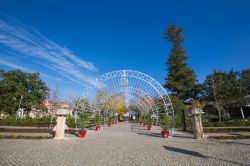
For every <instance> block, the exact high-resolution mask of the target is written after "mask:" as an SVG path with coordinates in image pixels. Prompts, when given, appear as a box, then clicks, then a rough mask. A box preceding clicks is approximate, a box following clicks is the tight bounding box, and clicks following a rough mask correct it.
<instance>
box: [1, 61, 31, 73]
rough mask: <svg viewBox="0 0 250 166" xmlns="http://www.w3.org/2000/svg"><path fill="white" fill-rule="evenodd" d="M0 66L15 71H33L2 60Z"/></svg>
mask: <svg viewBox="0 0 250 166" xmlns="http://www.w3.org/2000/svg"><path fill="white" fill-rule="evenodd" d="M0 64H2V65H5V66H8V67H11V68H14V69H20V70H23V71H31V70H30V69H28V68H25V67H21V66H20V65H17V64H14V63H11V62H7V61H5V60H1V59H0Z"/></svg>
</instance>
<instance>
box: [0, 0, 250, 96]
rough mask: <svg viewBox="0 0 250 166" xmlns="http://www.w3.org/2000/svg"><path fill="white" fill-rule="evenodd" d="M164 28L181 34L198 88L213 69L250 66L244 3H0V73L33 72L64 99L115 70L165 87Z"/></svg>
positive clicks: (248, 8)
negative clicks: (179, 29) (141, 75)
mask: <svg viewBox="0 0 250 166" xmlns="http://www.w3.org/2000/svg"><path fill="white" fill-rule="evenodd" d="M169 24H177V25H179V26H181V27H183V28H184V34H185V42H184V44H185V48H186V50H187V55H189V56H190V57H191V58H190V60H189V61H188V64H189V66H190V67H191V68H192V69H193V70H194V71H195V72H196V74H197V79H198V80H199V81H200V82H202V81H203V80H204V78H205V77H206V75H207V74H209V73H211V72H212V71H213V70H214V69H217V70H223V71H228V70H230V69H231V68H233V69H235V70H242V69H246V68H249V67H250V60H249V59H250V1H248V0H234V1H233V0H221V1H211V0H210V1H198V0H197V1H174V2H173V1H167V0H164V1H159V0H156V1H149V0H133V1H132V0H126V1H125V0H124V1H117V0H107V1H102V0H99V1H96V0H91V1H90V0H85V1H84V0H82V1H80V0H78V1H76V0H72V1H62V0H40V1H36V0H23V1H19V0H16V1H14V0H0V68H2V69H5V70H11V69H13V68H20V69H22V70H25V71H29V72H35V71H38V72H40V73H41V76H42V78H43V80H45V81H46V83H47V84H48V85H49V86H50V87H51V88H52V89H53V88H54V87H55V85H56V84H58V86H59V90H60V92H59V94H60V97H61V98H67V97H68V96H70V95H75V94H77V95H80V94H81V93H82V91H83V90H84V88H85V87H86V86H88V85H92V84H93V82H94V80H95V78H96V77H98V76H99V75H101V74H104V73H106V72H109V71H112V70H119V69H132V70H137V71H141V72H144V73H146V74H148V75H150V76H152V77H154V78H155V79H156V80H157V81H159V82H160V83H161V84H163V83H164V77H165V76H166V70H165V68H166V66H165V62H166V59H167V56H168V55H169V52H170V43H168V42H166V41H165V40H164V39H163V33H164V31H165V30H166V27H167V26H168V25H169Z"/></svg>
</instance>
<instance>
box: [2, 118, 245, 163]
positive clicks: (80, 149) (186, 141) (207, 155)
mask: <svg viewBox="0 0 250 166" xmlns="http://www.w3.org/2000/svg"><path fill="white" fill-rule="evenodd" d="M159 133H160V130H159V129H158V128H156V127H154V128H153V131H152V132H151V133H148V132H147V131H146V130H145V129H144V128H143V127H141V126H139V125H136V124H132V125H131V124H128V123H123V124H117V125H115V126H112V127H110V128H107V127H104V128H103V130H102V131H100V132H95V131H89V132H88V135H87V137H86V138H83V139H79V138H76V137H74V136H69V135H66V139H65V140H62V141H58V140H53V139H50V140H18V139H17V140H13V139H2V140H0V165H3V166H8V165H32V166H33V165H39V166H40V165H53V166H54V165H86V166H89V165H101V166H106V165H142V166H145V165H192V166H193V165H226V166H228V165H250V140H249V139H242V140H212V139H207V140H203V141H201V140H194V139H192V138H190V135H187V134H183V133H176V137H171V138H168V139H164V138H161V136H160V135H159Z"/></svg>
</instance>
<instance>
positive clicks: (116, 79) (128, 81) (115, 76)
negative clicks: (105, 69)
mask: <svg viewBox="0 0 250 166" xmlns="http://www.w3.org/2000/svg"><path fill="white" fill-rule="evenodd" d="M122 81H123V82H124V84H125V85H122V84H121V82H122ZM97 85H98V87H99V88H100V89H101V90H102V91H104V92H106V93H107V94H112V93H114V92H117V89H118V91H119V92H125V93H128V94H132V93H136V92H135V90H140V92H142V93H143V94H140V93H137V94H138V95H145V96H144V98H145V97H146V95H147V97H148V98H150V100H152V101H154V102H153V104H154V105H156V106H158V107H159V108H158V109H157V110H158V111H165V113H167V114H168V115H171V116H173V107H172V103H171V100H170V98H169V96H168V94H167V92H166V91H165V89H164V88H163V87H162V86H161V85H160V84H159V83H158V82H157V81H156V80H155V79H153V78H152V77H150V76H148V75H146V74H144V73H141V72H137V71H133V70H117V71H112V72H109V73H106V74H103V75H101V76H100V77H98V78H97Z"/></svg>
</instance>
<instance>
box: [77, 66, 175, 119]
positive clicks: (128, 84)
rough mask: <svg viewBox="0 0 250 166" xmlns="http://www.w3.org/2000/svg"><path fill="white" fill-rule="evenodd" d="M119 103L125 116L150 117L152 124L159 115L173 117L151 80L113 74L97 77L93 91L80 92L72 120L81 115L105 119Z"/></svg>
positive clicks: (167, 101) (140, 75)
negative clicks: (126, 113) (135, 114)
mask: <svg viewBox="0 0 250 166" xmlns="http://www.w3.org/2000/svg"><path fill="white" fill-rule="evenodd" d="M109 101H112V104H110V102H109ZM120 101H123V103H125V106H126V108H127V109H128V111H129V112H137V113H138V114H139V115H146V114H149V115H151V117H152V118H153V119H154V121H155V122H156V123H155V124H158V119H159V115H160V114H166V115H168V116H170V117H171V118H173V117H174V111H173V106H172V103H171V100H170V98H169V96H168V94H167V92H166V91H165V89H164V88H163V87H162V86H161V85H160V84H159V83H158V82H157V81H156V80H155V79H153V78H152V77H150V76H148V75H146V74H144V73H141V72H138V71H133V70H117V71H112V72H109V73H106V74H103V75H101V76H100V77H98V78H97V79H96V86H95V87H88V88H87V89H86V90H85V91H84V93H83V94H82V96H81V97H80V98H79V100H78V103H77V106H76V112H75V113H76V114H75V119H77V116H78V114H79V113H80V112H84V111H85V112H91V113H93V114H102V115H103V116H104V117H107V116H108V115H109V114H114V113H115V111H116V110H117V107H118V106H119V105H118V104H119V102H120ZM107 103H109V104H107ZM104 119H105V118H104Z"/></svg>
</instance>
